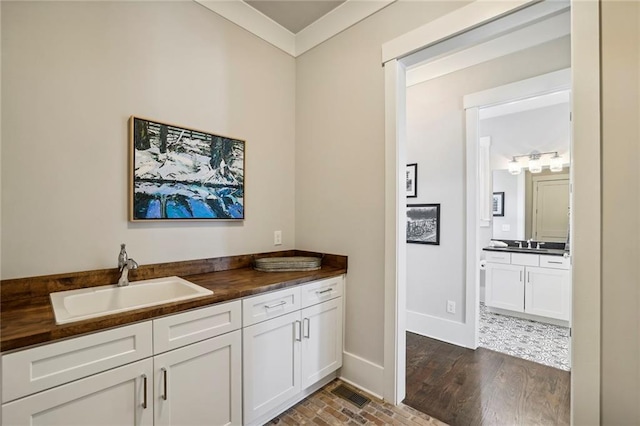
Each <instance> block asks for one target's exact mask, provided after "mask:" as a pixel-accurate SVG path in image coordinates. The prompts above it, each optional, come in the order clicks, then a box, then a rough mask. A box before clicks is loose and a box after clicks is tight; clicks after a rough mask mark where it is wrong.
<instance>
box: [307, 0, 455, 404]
mask: <svg viewBox="0 0 640 426" xmlns="http://www.w3.org/2000/svg"><path fill="white" fill-rule="evenodd" d="M464 4H465V3H463V2H449V1H443V2H396V3H393V4H391V5H390V6H388V7H386V8H385V9H383V10H381V11H380V12H378V13H376V14H375V15H372V16H371V17H369V18H367V19H365V20H364V21H362V22H360V23H359V24H357V25H355V26H353V27H351V28H349V29H348V30H346V31H344V32H343V33H341V34H339V35H337V36H335V37H333V38H332V39H330V40H328V41H327V42H325V43H323V44H321V45H320V46H318V47H316V48H314V49H312V50H310V51H308V52H306V53H305V54H303V55H302V56H300V57H298V58H297V61H296V66H297V67H296V70H297V84H296V112H297V116H296V242H297V246H298V247H299V248H301V249H306V248H314V249H316V250H320V251H328V252H341V253H344V254H346V255H348V256H349V277H348V283H347V287H346V292H347V297H346V341H345V350H346V351H347V352H348V354H347V358H346V359H345V364H346V363H347V359H348V360H349V367H345V368H343V374H344V375H345V376H346V377H347V378H351V379H353V378H354V377H355V375H356V372H355V371H354V370H355V369H357V368H358V367H351V366H353V365H356V366H363V365H364V364H367V361H368V362H369V364H367V365H368V366H369V367H371V368H370V369H369V370H366V368H367V367H365V366H363V369H365V370H366V371H372V372H373V373H375V374H363V376H365V379H368V380H369V381H370V383H371V384H368V386H369V387H370V390H372V391H374V392H376V393H378V394H382V374H383V373H382V367H381V365H382V363H383V344H384V342H383V325H384V321H383V320H384V71H383V68H382V66H381V63H380V54H381V46H382V44H383V43H385V42H387V41H389V40H392V39H393V38H395V37H397V36H399V35H401V34H404V33H406V32H407V31H410V30H411V29H413V28H416V27H418V26H420V25H423V24H425V23H427V22H429V21H431V20H433V19H435V18H436V17H438V16H441V15H444V14H445V13H448V12H449V11H452V10H454V9H455V8H458V7H461V6H464ZM350 354H351V355H355V356H356V357H361V358H363V359H364V360H366V361H365V362H359V361H357V362H355V363H351V360H353V359H356V358H352V357H350V356H351V355H350ZM357 359H359V358H357ZM373 375H375V377H372V376H373ZM358 382H359V383H360V384H361V385H363V382H362V381H361V380H360V381H358Z"/></svg>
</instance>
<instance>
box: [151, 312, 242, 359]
mask: <svg viewBox="0 0 640 426" xmlns="http://www.w3.org/2000/svg"><path fill="white" fill-rule="evenodd" d="M241 308H242V307H241V305H240V301H239V300H237V301H234V302H229V303H223V304H221V305H215V306H210V307H207V308H202V309H196V310H193V311H189V312H185V313H182V314H176V315H171V316H168V317H164V318H159V319H157V320H153V352H154V353H156V354H158V353H161V352H166V351H169V350H171V349H176V348H179V347H181V346H185V345H189V344H191V343H195V342H199V341H201V340H204V339H208V338H210V337H215V336H219V335H221V334H224V333H228V332H230V331H233V330H238V329H239V328H240V327H241V326H242V317H241V313H240V310H241Z"/></svg>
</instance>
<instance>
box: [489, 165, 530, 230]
mask: <svg viewBox="0 0 640 426" xmlns="http://www.w3.org/2000/svg"><path fill="white" fill-rule="evenodd" d="M492 175H493V192H504V216H493V221H492V223H491V227H492V229H493V238H495V239H499V240H516V239H521V238H523V237H524V205H523V206H522V207H521V209H519V208H518V200H522V201H523V202H524V194H520V193H519V192H522V190H524V186H522V188H519V184H518V180H519V178H520V177H521V176H522V174H520V175H512V174H511V173H509V171H508V170H493V173H492ZM518 220H520V222H521V223H518ZM503 225H507V226H508V227H509V230H506V231H505V230H503V229H502V227H503ZM518 229H522V232H523V233H522V235H518Z"/></svg>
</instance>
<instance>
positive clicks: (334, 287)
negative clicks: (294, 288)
mask: <svg viewBox="0 0 640 426" xmlns="http://www.w3.org/2000/svg"><path fill="white" fill-rule="evenodd" d="M343 281H344V280H343V277H342V276H339V277H334V278H329V279H326V280H321V281H314V282H312V283H310V284H305V285H303V286H300V292H301V294H300V297H301V299H302V307H303V308H306V307H307V306H311V305H315V304H317V303H320V302H324V301H325V300H331V299H335V298H336V297H340V296H342V291H343Z"/></svg>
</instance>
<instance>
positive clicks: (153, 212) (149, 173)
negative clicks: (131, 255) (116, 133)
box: [133, 117, 244, 220]
mask: <svg viewBox="0 0 640 426" xmlns="http://www.w3.org/2000/svg"><path fill="white" fill-rule="evenodd" d="M133 120H134V122H133V150H134V165H133V167H134V170H133V181H134V188H133V218H134V220H145V219H243V218H244V142H243V141H240V140H236V139H230V138H225V137H222V136H216V135H212V134H209V133H203V132H199V131H195V130H190V129H183V128H180V127H175V126H171V125H168V124H163V123H157V122H153V121H148V120H143V119H139V118H135V117H134V118H133Z"/></svg>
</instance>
